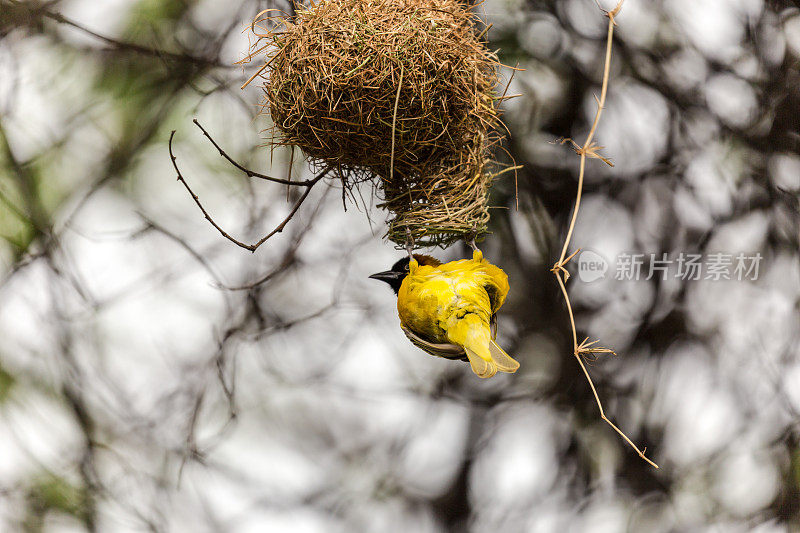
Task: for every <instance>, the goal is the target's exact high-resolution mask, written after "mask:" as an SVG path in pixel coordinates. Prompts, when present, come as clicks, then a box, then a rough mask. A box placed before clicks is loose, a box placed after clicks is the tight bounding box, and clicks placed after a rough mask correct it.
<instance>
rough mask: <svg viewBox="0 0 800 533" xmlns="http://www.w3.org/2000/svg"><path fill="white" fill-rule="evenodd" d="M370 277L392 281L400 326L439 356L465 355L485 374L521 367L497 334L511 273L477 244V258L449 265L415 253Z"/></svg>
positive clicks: (464, 356) (478, 371)
mask: <svg viewBox="0 0 800 533" xmlns="http://www.w3.org/2000/svg"><path fill="white" fill-rule="evenodd" d="M370 278H373V279H377V280H381V281H384V282H386V283H388V284H389V286H390V287H391V288H392V289H393V290H394V292H395V294H397V311H398V314H399V315H400V325H401V327H402V328H403V331H404V332H405V333H406V335H407V336H408V338H409V339H410V340H411V341H412V342H413V343H414V344H415V345H417V346H418V347H419V348H421V349H423V350H425V351H426V352H428V353H429V354H431V355H435V356H438V357H446V358H448V359H462V358H465V359H466V360H468V361H469V364H470V366H471V367H472V371H473V372H475V374H477V375H478V377H481V378H490V377H492V376H494V375H495V374H496V373H497V371H498V370H499V371H501V372H509V373H513V372H516V370H517V369H518V368H519V363H518V362H517V361H515V360H514V359H512V358H511V356H509V355H508V354H507V353H506V352H504V351H503V349H502V348H500V346H498V345H497V343H496V342H495V341H494V334H493V332H492V325H493V324H494V322H495V321H496V313H497V310H498V309H500V306H502V305H503V302H504V301H505V299H506V295H507V294H508V290H509V286H508V276H507V275H506V273H505V272H503V271H502V270H501V269H500V268H498V267H496V266H494V265H493V264H491V263H489V262H488V261H486V260H485V259H484V258H483V254H482V253H481V251H480V250H478V249H477V248H475V249H474V252H473V254H472V259H462V260H460V261H450V262H449V263H444V264H442V263H441V262H439V261H438V260H436V259H434V258H433V257H430V256H427V255H420V254H414V255H413V257H405V258H403V259H401V260H400V261H398V262H397V263H395V264H394V265H393V266H392V268H391V270H387V271H385V272H378V273H377V274H373V275H371V276H370Z"/></svg>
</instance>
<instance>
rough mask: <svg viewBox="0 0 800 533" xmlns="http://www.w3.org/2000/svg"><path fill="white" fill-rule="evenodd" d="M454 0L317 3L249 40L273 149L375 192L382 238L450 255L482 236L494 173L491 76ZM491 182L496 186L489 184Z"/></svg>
mask: <svg viewBox="0 0 800 533" xmlns="http://www.w3.org/2000/svg"><path fill="white" fill-rule="evenodd" d="M480 27H481V26H480V20H479V19H478V18H477V16H476V15H475V14H473V13H471V12H470V11H468V10H467V9H465V7H464V6H463V5H462V4H461V3H460V2H458V1H457V0H320V1H319V2H317V3H316V4H313V5H310V6H307V7H303V6H301V5H297V8H296V14H295V15H294V16H291V15H289V14H287V13H283V12H277V11H276V10H267V11H264V12H262V13H260V14H259V16H258V17H257V18H256V20H255V21H254V23H253V26H252V29H253V31H254V33H255V35H256V36H257V38H258V39H257V41H256V42H255V43H254V45H253V48H252V50H251V54H250V58H253V57H254V56H255V55H256V54H261V53H262V52H265V51H266V62H265V65H264V67H263V68H262V70H261V71H260V76H261V78H262V80H263V89H264V94H265V101H264V107H263V109H264V110H265V111H268V112H269V114H270V115H271V117H272V121H273V124H274V126H273V131H272V137H271V144H272V145H273V146H275V145H291V146H297V147H299V148H301V149H302V150H303V152H305V154H306V155H307V157H308V158H309V159H310V160H311V161H312V162H314V163H317V164H320V165H325V166H330V167H332V168H333V169H335V171H336V173H337V175H338V176H339V177H341V179H342V182H343V184H344V186H345V188H347V189H349V188H350V187H352V186H353V185H355V184H356V183H359V182H362V181H371V182H372V183H373V184H374V185H375V186H376V187H377V188H378V195H379V197H380V198H381V199H382V203H381V204H379V206H380V207H383V208H385V209H388V210H389V211H390V212H391V213H392V215H393V216H392V218H391V219H390V221H389V231H388V237H389V239H390V240H392V241H393V242H395V243H397V244H404V243H406V242H407V240H408V238H409V236H410V237H411V238H412V239H413V241H414V243H415V244H416V245H439V246H447V245H449V244H451V243H453V242H455V241H457V240H458V239H460V238H463V237H464V236H465V235H468V234H472V233H478V234H480V233H483V232H485V231H486V225H487V222H488V221H489V212H488V206H487V202H488V191H489V187H490V185H491V182H492V178H493V174H492V173H491V172H490V170H489V169H490V168H496V167H495V165H493V164H492V163H493V161H492V160H491V151H492V150H491V149H492V146H493V145H494V144H495V143H496V142H497V141H498V139H499V135H498V132H497V129H498V127H499V126H500V124H501V122H500V118H499V111H498V108H497V105H496V104H497V102H498V101H499V98H496V96H495V93H494V89H495V87H496V85H497V82H498V72H497V70H498V69H497V67H498V66H499V63H498V60H497V57H496V56H495V54H494V53H492V52H490V51H489V50H487V49H486V47H485V46H484V44H483V43H482V42H481V40H480V37H479V33H480V30H479V28H480ZM495 175H496V174H495Z"/></svg>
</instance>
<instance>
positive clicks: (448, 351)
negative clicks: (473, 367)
mask: <svg viewBox="0 0 800 533" xmlns="http://www.w3.org/2000/svg"><path fill="white" fill-rule="evenodd" d="M400 328H401V329H402V330H403V333H405V334H406V337H408V340H410V341H411V342H412V343H413V344H414V346H416V347H417V348H419V349H420V350H422V351H424V352H427V353H429V354H431V355H433V356H436V357H443V358H445V359H461V360H466V358H467V354H466V352H464V348H462V347H461V346H459V345H457V344H445V343H434V342H428V341H426V340H425V339H423V338H422V337H420V336H419V335H417V334H416V333H414V332H413V331H411V329H409V328H407V327H405V326H403V325H401V326H400Z"/></svg>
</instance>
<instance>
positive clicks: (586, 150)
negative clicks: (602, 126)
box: [550, 0, 658, 468]
mask: <svg viewBox="0 0 800 533" xmlns="http://www.w3.org/2000/svg"><path fill="white" fill-rule="evenodd" d="M624 1H625V0H619V1H618V2H617V5H616V7H615V8H614V9H612V10H611V11H605V14H606V16H607V17H608V37H607V41H606V55H605V65H604V68H603V83H602V88H601V90H600V98H599V99H598V98H596V97H595V99H596V100H597V113H596V114H595V117H594V122H592V127H591V128H590V129H589V134H588V135H587V136H586V141H585V142H584V143H583V145H582V146H578V145H577V144H576V143H575V142H574V141H572V140H571V139H564V140H562V141H561V144H564V143H566V142H570V143H572V146H573V148H574V149H575V152H576V153H577V154H578V155H579V156H580V169H579V171H578V191H577V194H576V197H575V208H574V209H573V211H572V219H571V220H570V223H569V230H568V231H567V237H566V239H565V240H564V246H563V247H562V249H561V256H560V257H559V259H558V261H557V262H556V264H555V265H553V268H551V269H550V270H551V271H552V272H553V274H554V275H555V277H556V280H557V281H558V286H559V288H560V289H561V293H562V294H563V295H564V301H565V302H566V304H567V313H568V314H569V324H570V328H571V329H572V346H573V354H574V355H575V359H577V361H578V365H580V367H581V370H582V371H583V374H584V375H585V376H586V380H587V381H588V382H589V387H591V389H592V394H593V395H594V399H595V402H596V403H597V407H598V409H599V410H600V418H602V419H603V420H604V421H605V422H606V423H608V425H609V426H611V427H612V428H613V429H614V431H616V432H617V433H618V434H619V435H620V436H621V437H622V438H623V439H624V440H625V442H627V443H628V444H629V445H630V446H631V448H633V449H634V450H636V453H638V454H639V457H641V458H642V459H644V460H645V461H647V462H648V463H649V464H650V465H652V466H653V467H655V468H658V465H657V464H655V463H654V462H653V461H651V460H650V459H648V458H647V456H645V454H644V452H645V451H646V448H645V449H643V450H640V449H639V448H638V447H637V446H636V444H634V443H633V441H632V440H631V439H630V438H628V436H627V435H626V434H625V433H624V432H623V431H622V430H621V429H619V428H618V427H617V426H616V425H615V424H614V423H613V422H611V420H609V419H608V417H606V414H605V411H604V410H603V403H602V402H601V401H600V396H599V395H598V394H597V389H596V388H595V386H594V382H593V381H592V377H591V376H590V375H589V371H588V370H587V369H586V364H585V363H584V361H583V356H584V355H585V354H597V353H614V351H613V350H610V349H608V348H601V347H594V346H593V345H594V344H595V343H596V342H597V341H593V342H587V341H588V339H587V340H584V341H583V342H582V343H580V345H579V344H578V333H577V329H576V328H575V316H574V314H573V311H572V304H571V303H570V300H569V295H568V294H567V286H566V282H567V280H568V279H569V272H568V271H567V269H566V268H565V266H566V264H567V263H568V262H569V261H570V260H571V259H572V258H573V257H575V255H576V254H577V253H578V252H579V251H580V249H578V250H576V251H575V252H573V253H572V254H571V255H570V256H569V257H567V250H568V249H569V244H570V241H571V240H572V233H573V231H574V229H575V221H576V220H577V219H578V211H579V210H580V206H581V197H582V195H583V178H584V175H585V173H586V158H587V157H591V158H594V159H600V160H602V161H604V162H605V163H606V164H608V165H611V166H613V165H612V164H611V161H609V160H608V159H607V158H605V157H603V156H602V155H600V154H599V153H598V151H599V150H600V149H601V148H602V147H600V146H598V145H597V144H596V143H594V142H592V141H593V139H594V135H595V133H596V132H597V126H598V124H599V123H600V116H601V115H602V113H603V107H604V106H605V103H606V94H607V93H608V78H609V72H610V69H611V49H612V43H613V36H614V26H616V22H615V21H614V17H615V16H616V15H617V14H618V13H619V10H620V9H621V8H622V3H623V2H624ZM601 9H602V8H601Z"/></svg>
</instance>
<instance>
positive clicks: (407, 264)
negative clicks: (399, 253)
mask: <svg viewBox="0 0 800 533" xmlns="http://www.w3.org/2000/svg"><path fill="white" fill-rule="evenodd" d="M408 267H409V263H406V266H404V267H403V268H404V269H405V271H406V272H408Z"/></svg>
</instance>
